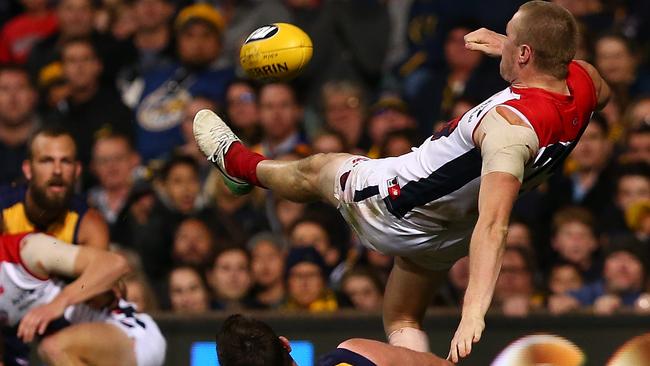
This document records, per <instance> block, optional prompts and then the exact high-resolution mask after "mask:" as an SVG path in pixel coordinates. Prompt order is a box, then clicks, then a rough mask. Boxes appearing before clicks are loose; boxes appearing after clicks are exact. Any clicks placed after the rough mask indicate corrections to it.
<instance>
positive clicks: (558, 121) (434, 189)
mask: <svg viewBox="0 0 650 366" xmlns="http://www.w3.org/2000/svg"><path fill="white" fill-rule="evenodd" d="M566 81H567V86H568V88H569V91H570V95H560V94H556V93H552V92H549V91H546V90H543V89H538V88H515V87H508V88H506V89H504V90H502V91H501V92H498V93H496V94H494V95H493V96H492V97H490V98H488V99H487V100H485V101H484V102H483V103H481V104H479V105H478V106H476V107H474V108H472V109H471V110H469V111H468V112H466V113H465V114H464V115H463V116H462V117H460V118H457V119H455V120H453V121H451V122H449V123H447V124H446V125H445V126H443V127H442V128H441V129H439V130H438V131H437V132H436V133H435V134H434V135H433V136H432V137H431V138H430V139H428V140H427V141H425V142H424V143H423V144H422V145H420V146H419V147H418V148H416V149H414V151H413V152H411V153H408V154H405V155H402V156H399V157H394V158H387V159H377V160H363V161H356V162H355V164H354V165H355V166H354V168H352V167H351V166H349V167H347V169H348V171H349V170H352V174H350V173H348V174H347V176H345V178H344V179H341V180H340V184H339V183H338V182H337V189H338V190H339V191H338V192H337V195H338V196H339V197H342V198H343V201H342V206H343V207H342V210H341V211H342V213H343V215H344V217H346V219H348V222H350V224H351V225H352V226H353V227H354V228H355V229H356V230H357V231H358V232H359V234H360V236H361V238H362V240H364V241H366V242H367V243H368V244H370V246H371V247H373V248H375V249H378V250H379V251H382V252H384V253H387V254H393V255H402V256H408V257H411V256H412V255H413V253H417V252H420V253H421V252H422V251H423V250H427V251H430V250H433V248H435V250H436V251H439V250H440V249H444V248H446V247H448V246H452V245H454V244H457V243H462V244H467V243H468V242H469V237H470V235H471V231H472V229H473V227H474V224H475V223H476V220H477V218H478V192H479V187H480V182H481V167H482V159H481V153H480V150H479V147H478V146H476V145H475V143H474V139H473V134H474V130H475V129H476V127H477V125H478V124H479V122H480V121H481V119H482V118H483V116H484V115H485V114H487V113H488V112H489V111H490V110H491V109H493V108H495V107H497V106H504V107H505V108H508V109H510V110H511V111H513V112H514V113H516V114H517V115H518V116H519V117H520V118H521V119H522V120H523V121H525V122H526V123H528V124H529V125H530V126H531V127H532V128H533V129H534V130H535V133H536V134H537V137H538V139H539V147H540V149H539V152H538V153H537V156H536V157H535V159H534V160H533V161H532V162H530V163H529V164H527V166H526V167H525V170H524V179H523V184H522V190H528V189H531V188H532V187H534V186H535V185H537V184H539V183H541V181H542V180H543V179H544V178H545V177H547V176H548V175H549V174H550V172H551V171H553V170H554V169H555V168H557V167H559V166H561V165H562V162H563V161H564V159H565V158H566V157H567V156H568V154H569V153H570V152H571V150H572V149H573V148H574V147H575V145H576V144H577V142H578V139H579V138H580V136H581V135H582V132H583V131H584V129H585V128H586V126H587V124H588V123H589V119H590V116H591V114H592V112H593V111H594V109H595V108H596V105H597V96H596V90H595V87H594V84H593V81H592V79H591V77H590V76H589V74H588V73H587V71H586V70H585V69H584V68H582V67H581V66H580V65H579V64H578V63H576V62H572V63H570V64H569V69H568V76H567V80H566ZM345 170H346V169H342V171H341V172H340V174H341V175H342V176H344V175H346V173H347V171H345ZM346 190H347V191H346ZM371 198H372V199H371ZM361 202H363V204H360V203H361ZM346 203H348V204H351V205H348V206H347V208H346V207H345V206H346ZM357 206H359V207H357ZM346 211H348V212H346ZM353 216H356V217H353ZM465 247H466V246H465ZM465 249H466V248H465ZM438 254H440V253H438ZM465 254H466V250H465ZM457 255H458V253H453V254H451V255H450V256H449V257H450V258H451V257H455V256H457ZM417 258H421V256H418V257H417ZM414 260H416V261H417V259H416V258H414ZM450 261H451V259H450ZM454 261H455V259H454ZM451 263H453V262H451ZM447 264H449V263H446V264H445V266H447ZM429 267H432V266H429Z"/></svg>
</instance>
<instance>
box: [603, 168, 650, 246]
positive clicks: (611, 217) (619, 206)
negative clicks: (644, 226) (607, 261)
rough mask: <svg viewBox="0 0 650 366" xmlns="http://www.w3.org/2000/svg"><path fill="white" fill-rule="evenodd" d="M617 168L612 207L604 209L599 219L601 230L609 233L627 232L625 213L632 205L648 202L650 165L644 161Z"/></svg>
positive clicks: (620, 233) (649, 198)
mask: <svg viewBox="0 0 650 366" xmlns="http://www.w3.org/2000/svg"><path fill="white" fill-rule="evenodd" d="M618 170H619V172H618V174H617V178H616V192H615V195H614V197H612V203H613V207H611V209H609V210H607V211H605V212H604V213H603V217H601V220H600V222H601V225H600V227H601V232H605V233H607V234H609V235H624V234H627V233H629V230H630V227H628V226H627V223H626V222H625V216H626V213H627V212H629V211H630V209H631V208H632V206H634V205H637V204H640V203H644V202H650V166H649V165H647V164H646V163H638V164H626V165H623V166H621V167H620V168H619V169H618Z"/></svg>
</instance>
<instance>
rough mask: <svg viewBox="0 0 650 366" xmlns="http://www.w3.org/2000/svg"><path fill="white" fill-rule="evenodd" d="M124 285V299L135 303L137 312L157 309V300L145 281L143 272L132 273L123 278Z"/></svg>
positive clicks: (149, 311)
mask: <svg viewBox="0 0 650 366" xmlns="http://www.w3.org/2000/svg"><path fill="white" fill-rule="evenodd" d="M124 286H125V287H126V296H125V298H126V301H128V302H132V303H134V304H135V306H136V308H137V310H138V312H140V313H151V312H155V311H158V310H159V309H158V301H157V300H156V296H155V295H154V293H153V290H151V286H149V283H147V279H146V277H145V276H144V274H143V273H137V272H136V273H134V274H132V275H130V276H129V277H127V278H125V279H124Z"/></svg>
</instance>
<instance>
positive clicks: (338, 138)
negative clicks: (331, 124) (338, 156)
mask: <svg viewBox="0 0 650 366" xmlns="http://www.w3.org/2000/svg"><path fill="white" fill-rule="evenodd" d="M312 150H313V153H314V154H318V153H324V154H327V153H342V152H347V151H348V147H347V143H346V142H345V137H343V135H342V134H341V133H340V132H337V131H334V130H332V129H330V128H326V129H324V130H322V131H321V132H319V133H318V134H316V136H314V139H313V141H312Z"/></svg>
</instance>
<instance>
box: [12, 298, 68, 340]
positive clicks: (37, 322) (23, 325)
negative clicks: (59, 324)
mask: <svg viewBox="0 0 650 366" xmlns="http://www.w3.org/2000/svg"><path fill="white" fill-rule="evenodd" d="M65 308H66V306H65V304H64V303H63V302H62V301H57V300H56V299H55V300H54V301H52V302H51V303H49V304H45V305H41V306H37V307H35V308H34V309H32V310H30V311H29V312H28V313H27V314H26V315H25V316H24V317H23V319H22V320H21V321H20V324H19V325H18V338H20V339H22V340H23V342H25V343H29V342H31V341H32V340H34V337H35V336H36V335H37V334H38V335H43V334H45V330H46V329H47V326H48V324H50V322H51V321H52V320H54V319H58V318H59V317H61V316H62V315H63V312H64V311H65Z"/></svg>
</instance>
